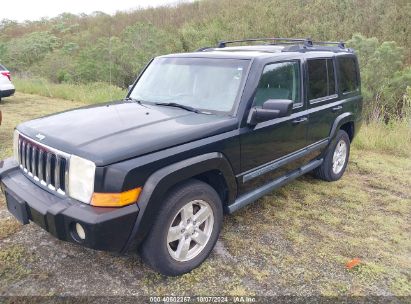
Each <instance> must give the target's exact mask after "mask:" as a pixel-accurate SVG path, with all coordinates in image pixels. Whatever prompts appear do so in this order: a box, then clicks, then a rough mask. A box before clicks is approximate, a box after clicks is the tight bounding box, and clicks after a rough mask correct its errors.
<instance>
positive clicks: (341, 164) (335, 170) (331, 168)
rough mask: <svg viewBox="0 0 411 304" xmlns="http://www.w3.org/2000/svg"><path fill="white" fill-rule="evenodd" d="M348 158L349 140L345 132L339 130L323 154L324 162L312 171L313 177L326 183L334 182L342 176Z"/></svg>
mask: <svg viewBox="0 0 411 304" xmlns="http://www.w3.org/2000/svg"><path fill="white" fill-rule="evenodd" d="M349 156H350V138H349V137H348V134H347V132H345V131H344V130H339V131H338V133H337V135H336V137H335V138H334V140H333V142H332V144H331V145H330V146H329V147H328V150H327V152H326V153H325V157H324V161H323V163H322V164H321V166H320V167H318V168H317V169H315V170H314V173H315V175H316V176H317V177H318V178H320V179H323V180H326V181H336V180H339V179H340V178H341V176H343V174H344V172H345V169H346V168H347V164H348V158H349Z"/></svg>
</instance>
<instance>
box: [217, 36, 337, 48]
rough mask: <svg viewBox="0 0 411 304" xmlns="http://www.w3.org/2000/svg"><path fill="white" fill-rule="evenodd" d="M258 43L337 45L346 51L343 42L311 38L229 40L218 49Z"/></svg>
mask: <svg viewBox="0 0 411 304" xmlns="http://www.w3.org/2000/svg"><path fill="white" fill-rule="evenodd" d="M256 41H273V42H275V43H274V44H295V43H299V42H300V43H303V44H304V47H313V46H314V45H315V44H316V45H329V44H335V45H337V46H338V47H339V48H341V49H345V43H344V42H343V41H340V42H332V41H313V40H312V39H311V38H250V39H241V40H229V41H224V40H223V41H220V42H219V43H218V46H217V47H218V48H225V47H226V46H227V44H231V43H239V42H256Z"/></svg>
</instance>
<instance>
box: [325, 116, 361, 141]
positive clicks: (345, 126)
mask: <svg viewBox="0 0 411 304" xmlns="http://www.w3.org/2000/svg"><path fill="white" fill-rule="evenodd" d="M354 121H355V119H354V114H353V113H351V112H347V113H343V114H341V115H339V116H337V118H336V119H335V120H334V123H333V125H332V127H331V131H330V134H329V138H330V140H332V139H333V138H334V137H335V136H336V135H337V132H338V130H344V131H345V132H347V134H348V136H349V138H350V141H352V140H353V138H354V134H355V133H354V131H355V130H354V128H355V126H354Z"/></svg>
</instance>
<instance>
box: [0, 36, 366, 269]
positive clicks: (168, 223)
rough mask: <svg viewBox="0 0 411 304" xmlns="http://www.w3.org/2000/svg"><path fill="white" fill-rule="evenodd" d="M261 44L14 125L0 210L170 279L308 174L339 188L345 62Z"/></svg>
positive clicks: (210, 53) (195, 56)
mask: <svg viewBox="0 0 411 304" xmlns="http://www.w3.org/2000/svg"><path fill="white" fill-rule="evenodd" d="M264 40H265V41H268V43H267V44H262V45H258V44H256V42H255V41H263V40H262V39H249V40H242V41H225V42H221V43H220V44H219V45H218V46H217V47H215V48H203V49H200V50H198V51H196V52H192V53H184V54H172V55H166V56H160V57H157V58H154V59H153V60H152V61H151V62H150V63H149V64H148V65H147V67H146V68H145V69H144V70H143V72H142V73H141V74H140V76H139V77H138V78H137V80H136V81H135V83H134V84H133V85H132V86H131V88H130V91H129V93H128V94H127V97H126V98H125V99H124V100H121V101H116V102H110V103H106V104H98V105H93V106H88V107H84V108H79V109H74V110H70V111H67V112H63V113H58V114H55V115H51V116H47V117H43V118H39V119H35V120H32V121H29V122H25V123H22V124H20V125H19V126H18V127H17V128H16V130H15V134H14V158H10V159H6V160H5V161H3V162H1V164H0V181H1V188H2V190H3V192H4V193H5V196H6V200H7V206H8V209H9V211H10V212H11V213H12V214H13V215H14V216H15V217H16V218H17V219H18V220H20V222H22V223H23V224H27V223H29V221H33V222H35V223H36V224H38V225H40V226H41V227H43V228H44V229H46V230H47V231H48V232H50V233H51V234H52V235H54V236H55V237H57V238H59V239H60V240H64V241H69V242H73V243H78V244H81V245H83V246H86V247H90V248H94V249H98V250H107V251H113V252H120V253H124V252H127V251H137V250H139V252H140V253H141V255H142V257H143V259H144V261H145V262H146V263H148V264H149V265H150V266H151V267H152V268H154V269H155V270H157V271H159V272H161V273H163V274H166V275H179V274H183V273H186V272H189V271H190V270H192V269H193V268H195V267H197V266H198V265H200V264H201V263H202V262H203V261H204V260H205V259H206V258H207V256H208V255H209V254H210V252H211V250H212V249H213V246H214V244H215V243H216V241H217V238H218V235H219V233H220V230H221V226H222V218H223V214H224V213H228V214H229V213H232V212H234V211H236V210H238V209H239V208H241V207H244V206H246V205H247V204H250V203H252V202H254V201H256V200H257V199H258V198H260V197H262V196H263V195H265V194H267V193H269V192H271V191H273V190H274V189H276V188H278V187H280V186H281V185H284V184H285V183H287V182H289V181H291V180H293V179H295V178H296V177H298V176H300V175H302V174H305V173H307V172H310V171H314V172H315V174H316V176H318V177H319V178H321V179H323V180H326V181H335V180H338V179H339V178H341V176H342V175H343V173H344V171H345V168H346V166H347V162H348V157H349V151H350V142H351V141H352V140H353V138H354V136H355V134H356V133H357V132H358V130H359V128H360V125H361V112H362V97H361V90H360V75H359V71H358V63H357V58H356V56H355V54H354V52H353V51H352V50H351V49H348V48H346V47H345V46H344V44H343V43H341V42H340V43H335V45H334V43H331V42H315V43H313V42H312V41H311V40H310V39H279V38H271V39H264ZM247 41H253V43H252V45H251V46H250V45H249V46H231V47H228V46H227V45H228V44H229V43H233V42H235V43H244V42H247Z"/></svg>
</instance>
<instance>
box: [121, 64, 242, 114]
mask: <svg viewBox="0 0 411 304" xmlns="http://www.w3.org/2000/svg"><path fill="white" fill-rule="evenodd" d="M248 65H249V60H240V59H215V58H213V59H212V58H171V57H170V58H156V59H154V61H153V62H152V63H151V64H150V65H149V66H148V68H147V69H146V71H145V72H144V73H143V75H141V77H140V79H139V80H138V82H137V84H136V85H135V87H134V89H133V90H132V91H131V93H130V95H129V97H131V98H133V99H137V100H140V101H142V102H147V103H168V102H170V103H178V104H181V105H185V106H189V107H192V108H195V109H200V110H206V111H216V112H224V113H228V112H231V111H233V109H234V107H235V102H236V100H237V96H238V95H239V92H240V88H241V87H242V84H243V82H244V80H245V75H246V72H247V67H248Z"/></svg>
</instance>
